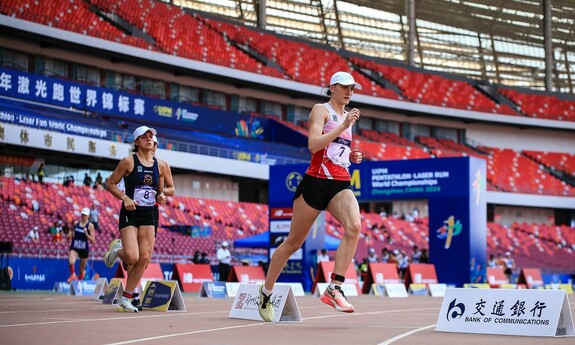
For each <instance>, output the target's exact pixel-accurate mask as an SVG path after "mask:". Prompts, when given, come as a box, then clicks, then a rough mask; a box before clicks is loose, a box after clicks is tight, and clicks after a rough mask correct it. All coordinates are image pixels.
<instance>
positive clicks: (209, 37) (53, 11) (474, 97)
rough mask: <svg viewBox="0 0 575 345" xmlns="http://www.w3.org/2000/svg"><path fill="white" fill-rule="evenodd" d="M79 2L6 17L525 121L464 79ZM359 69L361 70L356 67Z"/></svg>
mask: <svg viewBox="0 0 575 345" xmlns="http://www.w3.org/2000/svg"><path fill="white" fill-rule="evenodd" d="M71 3H72V8H74V9H75V11H80V13H82V15H81V16H78V15H76V14H75V15H71V12H72V11H71V9H70V8H69V7H68V6H67V5H62V6H60V7H57V6H55V7H50V8H45V7H46V6H47V5H45V4H47V3H45V2H44V3H43V2H37V1H31V0H27V1H7V2H3V4H2V5H1V6H0V13H3V14H6V15H9V16H15V17H18V18H21V19H25V20H29V21H33V22H37V23H41V24H44V25H49V26H54V27H58V28H61V29H63V30H68V31H74V32H78V33H82V34H86V35H90V36H94V37H98V38H103V39H107V40H111V41H115V42H119V43H122V44H128V45H132V46H135V47H139V48H144V49H150V50H156V51H162V52H164V53H166V54H170V55H176V56H181V57H185V58H189V59H193V60H198V61H204V62H209V63H213V64H217V65H223V66H227V67H232V68H237V69H241V70H245V71H250V72H255V73H259V74H264V75H268V76H272V77H277V78H289V79H293V80H296V81H300V82H303V83H309V84H313V85H320V86H325V85H327V83H328V78H329V76H331V74H332V73H333V72H334V71H337V70H346V71H349V72H350V73H352V75H353V76H354V78H355V79H356V80H357V81H358V82H359V83H361V84H362V85H364V86H365V87H364V90H363V91H359V92H360V93H364V94H368V95H372V96H376V97H385V98H390V99H405V100H410V101H412V102H416V103H424V104H430V105H437V106H442V107H450V108H457V109H466V110H474V111H479V112H486V113H497V114H502V115H512V116H517V115H518V113H517V112H516V111H515V110H513V109H512V108H511V107H510V106H509V105H507V104H499V103H496V102H495V101H494V100H492V99H491V98H490V97H488V96H487V95H486V94H484V93H482V92H481V91H480V90H479V89H477V88H474V87H473V86H472V85H471V84H470V83H468V82H465V81H462V80H454V79H449V78H447V77H443V76H440V75H437V74H429V73H422V72H416V71H411V70H409V69H407V68H404V67H397V66H391V65H385V64H381V63H378V62H375V61H372V60H368V58H367V57H365V58H357V57H350V58H349V61H347V60H346V59H345V58H343V57H342V56H340V55H339V54H338V53H336V52H335V51H333V50H331V49H329V48H328V47H327V46H325V47H323V49H322V48H316V47H315V46H311V45H310V44H306V43H300V42H296V41H293V40H291V39H287V38H281V37H279V36H277V35H276V34H274V33H271V32H269V33H268V32H258V31H254V30H252V29H249V28H247V27H245V26H242V25H239V24H229V23H226V22H224V21H223V20H222V21H218V20H214V19H209V18H206V17H203V16H201V15H200V14H194V15H192V14H190V13H189V12H187V11H185V10H183V9H181V8H180V7H177V6H173V5H169V4H167V3H164V2H160V1H153V0H145V3H146V6H141V4H140V3H139V2H138V1H136V0H123V1H119V2H118V1H109V0H91V1H90V3H91V4H92V5H93V6H95V8H90V7H89V6H88V5H87V4H86V3H84V2H82V1H78V0H74V1H72V2H71ZM91 10H93V11H91ZM77 18H81V19H77ZM104 18H105V19H104ZM120 21H121V23H120ZM111 23H115V24H116V26H118V27H127V29H126V32H128V33H133V32H134V28H136V29H137V31H138V32H143V33H144V36H146V35H147V37H149V42H148V41H146V40H145V39H143V38H141V37H137V36H134V35H127V34H126V33H124V32H122V31H120V30H119V29H118V28H117V27H116V26H114V25H112V24H111ZM190 32H191V33H193V35H194V40H189V39H187V37H186V35H188V34H190ZM192 42H193V44H192ZM240 47H242V48H243V49H241V48H240ZM244 49H245V50H246V51H248V52H251V55H250V54H248V53H247V52H245V51H244ZM252 55H253V56H252ZM254 56H257V57H258V58H256V57H254ZM304 61H305V63H304ZM316 64H317V65H316ZM354 65H355V66H357V67H358V70H355V69H354V68H353V66H354ZM272 66H277V68H275V67H272ZM359 69H368V70H371V71H372V72H375V73H376V74H377V75H379V76H380V77H382V78H384V79H386V80H388V81H389V82H391V83H393V84H394V85H396V87H398V88H399V90H401V93H402V94H400V95H398V94H397V93H396V92H395V91H393V90H392V89H389V88H384V87H383V85H379V84H378V83H377V82H376V81H374V80H370V78H368V77H367V76H366V75H364V74H362V73H361V72H359ZM498 91H499V92H500V93H501V94H502V95H505V96H506V97H508V98H509V99H510V100H511V101H513V102H514V103H515V104H516V105H517V106H519V107H520V108H522V114H524V115H525V116H529V117H537V118H542V119H553V120H560V121H574V120H575V105H574V104H575V102H572V101H564V100H560V99H558V98H557V97H554V96H538V95H530V94H525V93H521V92H519V91H517V90H513V89H508V88H499V89H498ZM539 104H541V106H538V105H539ZM532 105H536V106H535V107H537V108H533V107H534V106H532Z"/></svg>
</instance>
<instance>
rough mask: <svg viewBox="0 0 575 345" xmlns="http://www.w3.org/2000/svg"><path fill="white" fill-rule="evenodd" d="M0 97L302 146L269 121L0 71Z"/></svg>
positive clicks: (296, 137) (294, 135)
mask: <svg viewBox="0 0 575 345" xmlns="http://www.w3.org/2000/svg"><path fill="white" fill-rule="evenodd" d="M0 96H6V97H13V98H16V99H24V100H28V101H33V102H38V103H41V104H49V105H55V106H59V107H64V108H70V109H77V110H81V111H87V112H94V113H100V114H109V115H113V116H116V117H120V118H125V119H131V120H134V121H141V122H144V123H147V124H153V123H161V124H162V125H174V126H176V127H177V128H180V129H195V130H202V131H206V132H212V133H219V134H227V135H230V136H235V137H241V138H251V139H261V140H265V141H270V142H281V143H286V144H290V145H293V146H298V147H300V146H302V147H306V146H307V140H306V138H305V136H304V135H302V134H300V133H297V132H296V131H294V130H291V129H289V128H287V127H286V126H283V125H281V124H279V123H278V122H276V121H274V120H272V119H269V118H265V117H256V116H251V115H250V114H241V113H234V112H229V111H224V110H218V109H210V108H205V107H199V106H194V105H190V104H186V103H180V102H174V101H168V100H165V99H160V98H153V97H146V96H142V95H137V94H132V93H128V92H123V91H116V90H111V89H106V88H102V87H99V86H93V85H86V84H81V83H75V82H70V81H66V80H61V79H57V78H51V77H46V76H42V75H37V74H32V73H27V72H23V71H19V70H12V69H7V68H2V67H0ZM0 110H1V109H0ZM142 120H144V121H142Z"/></svg>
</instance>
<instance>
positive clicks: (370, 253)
mask: <svg viewBox="0 0 575 345" xmlns="http://www.w3.org/2000/svg"><path fill="white" fill-rule="evenodd" d="M367 261H368V262H369V263H372V262H378V261H379V258H378V257H377V254H375V249H374V248H369V250H368V254H367Z"/></svg>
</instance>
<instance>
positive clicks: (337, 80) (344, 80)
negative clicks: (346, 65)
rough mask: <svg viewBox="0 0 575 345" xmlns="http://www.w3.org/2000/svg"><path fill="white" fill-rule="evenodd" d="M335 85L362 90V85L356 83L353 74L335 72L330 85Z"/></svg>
mask: <svg viewBox="0 0 575 345" xmlns="http://www.w3.org/2000/svg"><path fill="white" fill-rule="evenodd" d="M333 84H341V85H346V86H347V85H355V88H356V89H358V90H361V85H360V84H358V83H356V82H355V80H354V79H353V77H352V76H351V74H349V73H347V72H335V73H334V74H333V75H332V76H331V79H330V80H329V85H333Z"/></svg>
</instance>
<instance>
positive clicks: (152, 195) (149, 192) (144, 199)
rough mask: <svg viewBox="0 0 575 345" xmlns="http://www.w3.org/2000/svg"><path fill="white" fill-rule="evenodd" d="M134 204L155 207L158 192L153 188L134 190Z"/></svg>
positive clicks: (137, 188)
mask: <svg viewBox="0 0 575 345" xmlns="http://www.w3.org/2000/svg"><path fill="white" fill-rule="evenodd" d="M134 202H135V203H136V205H138V206H145V207H149V206H154V205H155V204H156V191H155V190H153V189H151V188H141V187H136V188H135V189H134Z"/></svg>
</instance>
